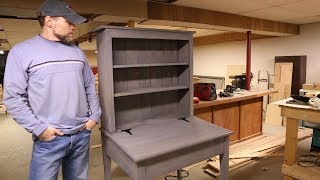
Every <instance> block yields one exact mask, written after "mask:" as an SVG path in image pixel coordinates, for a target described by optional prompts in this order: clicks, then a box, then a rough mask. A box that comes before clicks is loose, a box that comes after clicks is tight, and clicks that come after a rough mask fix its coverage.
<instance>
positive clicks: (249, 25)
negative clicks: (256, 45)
mask: <svg viewBox="0 0 320 180" xmlns="http://www.w3.org/2000/svg"><path fill="white" fill-rule="evenodd" d="M148 18H149V19H151V20H152V19H154V20H164V21H178V22H185V23H190V24H191V23H192V24H206V25H212V26H215V27H216V28H217V27H219V29H224V30H229V31H230V29H234V30H239V31H240V30H242V32H245V31H248V30H251V31H253V32H254V31H256V32H260V33H264V34H269V35H296V34H299V33H300V28H299V25H296V24H289V23H283V22H278V21H270V20H265V19H258V18H252V17H247V16H241V15H235V14H229V13H224V12H217V11H211V10H205V9H198V8H192V7H184V6H178V5H171V4H170V5H168V4H164V3H163V4H162V3H155V2H148ZM193 26H195V25H193Z"/></svg>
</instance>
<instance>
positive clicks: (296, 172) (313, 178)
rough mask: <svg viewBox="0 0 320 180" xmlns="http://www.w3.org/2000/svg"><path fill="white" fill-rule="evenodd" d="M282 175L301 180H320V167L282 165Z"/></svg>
mask: <svg viewBox="0 0 320 180" xmlns="http://www.w3.org/2000/svg"><path fill="white" fill-rule="evenodd" d="M282 173H283V174H284V175H287V176H290V177H293V178H295V179H299V180H319V179H320V167H317V166H315V167H302V166H299V165H298V164H294V165H292V166H289V165H286V164H282Z"/></svg>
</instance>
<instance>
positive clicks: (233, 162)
mask: <svg viewBox="0 0 320 180" xmlns="http://www.w3.org/2000/svg"><path fill="white" fill-rule="evenodd" d="M311 136H312V129H308V128H299V131H298V141H302V140H304V139H306V138H308V137H311ZM284 144H285V135H279V136H271V135H260V136H257V137H255V138H252V139H248V140H246V141H242V142H239V143H236V144H233V145H230V147H229V148H230V150H229V152H230V154H229V171H232V170H234V169H237V168H239V167H242V166H245V165H247V164H250V163H252V162H254V161H256V160H257V159H260V158H264V157H275V156H283V153H275V152H277V151H279V150H282V149H283V148H284ZM219 169H220V164H219V157H218V156H216V157H213V158H211V159H210V160H209V161H208V162H207V164H206V165H205V167H204V170H205V171H206V172H208V173H210V174H212V175H214V176H219Z"/></svg>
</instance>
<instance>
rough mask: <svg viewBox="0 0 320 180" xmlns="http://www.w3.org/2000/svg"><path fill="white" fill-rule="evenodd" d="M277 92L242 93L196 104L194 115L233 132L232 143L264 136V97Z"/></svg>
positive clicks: (257, 91)
mask: <svg viewBox="0 0 320 180" xmlns="http://www.w3.org/2000/svg"><path fill="white" fill-rule="evenodd" d="M276 92H277V91H275V90H251V91H242V92H239V93H236V94H234V96H232V97H218V98H217V99H216V100H213V101H200V103H199V104H194V105H193V108H194V115H195V116H197V117H199V118H201V119H203V120H206V121H208V122H210V123H213V124H215V125H218V126H221V127H223V128H226V129H229V130H232V131H233V134H232V135H231V136H230V141H231V142H235V141H239V140H245V139H248V138H251V137H255V136H258V135H261V134H262V121H263V115H262V114H263V96H266V95H270V94H274V93H276Z"/></svg>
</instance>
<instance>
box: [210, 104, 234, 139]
mask: <svg viewBox="0 0 320 180" xmlns="http://www.w3.org/2000/svg"><path fill="white" fill-rule="evenodd" d="M213 124H215V125H218V126H221V127H223V128H226V129H229V130H231V131H233V134H232V135H231V136H230V142H232V141H236V140H239V102H233V103H227V104H221V105H216V106H213Z"/></svg>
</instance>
